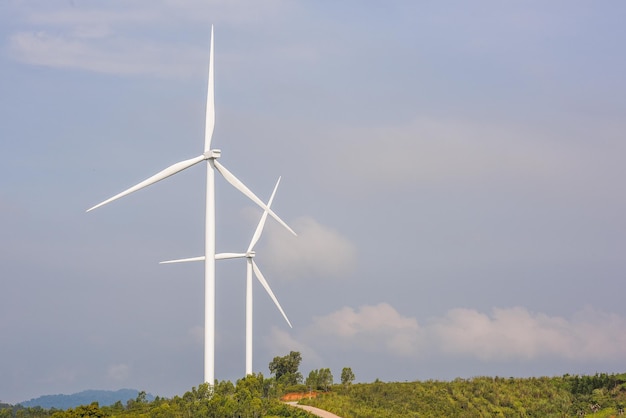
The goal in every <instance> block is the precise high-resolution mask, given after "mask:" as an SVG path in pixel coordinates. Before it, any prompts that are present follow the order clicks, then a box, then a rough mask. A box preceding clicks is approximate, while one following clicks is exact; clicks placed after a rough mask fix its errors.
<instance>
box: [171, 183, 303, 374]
mask: <svg viewBox="0 0 626 418" xmlns="http://www.w3.org/2000/svg"><path fill="white" fill-rule="evenodd" d="M279 183H280V177H279V178H278V181H277V182H276V186H274V191H273V192H272V196H271V197H270V199H269V201H268V202H267V207H268V208H270V207H271V206H272V201H273V200H274V195H276V190H277V189H278V184H279ZM267 213H268V212H267V210H264V211H263V215H261V219H260V220H259V223H258V224H257V227H256V230H255V231H254V235H253V236H252V240H250V245H248V249H247V250H246V252H245V253H220V254H215V259H216V260H227V259H232V258H245V259H246V265H247V268H246V375H249V374H252V311H253V309H252V272H253V271H254V275H255V276H256V278H257V279H258V280H259V282H260V283H261V285H262V286H263V288H264V289H265V291H266V292H267V293H268V295H269V296H270V298H272V300H273V301H274V304H275V305H276V307H277V308H278V310H279V311H280V313H281V314H282V315H283V318H285V321H287V324H288V325H289V327H291V328H293V327H292V326H291V322H289V318H287V315H286V314H285V311H283V308H282V307H281V306H280V303H279V302H278V299H277V298H276V296H275V295H274V292H272V289H271V288H270V285H269V283H268V282H267V280H266V279H265V277H264V276H263V273H261V270H260V269H259V267H258V266H257V265H256V263H255V262H254V257H255V255H256V253H255V251H254V246H255V245H256V243H257V242H258V241H259V238H261V234H262V232H263V227H264V226H265V221H266V220H267ZM203 260H204V257H202V256H201V257H192V258H182V259H178V260H168V261H161V263H159V264H171V263H184V262H188V261H203Z"/></svg>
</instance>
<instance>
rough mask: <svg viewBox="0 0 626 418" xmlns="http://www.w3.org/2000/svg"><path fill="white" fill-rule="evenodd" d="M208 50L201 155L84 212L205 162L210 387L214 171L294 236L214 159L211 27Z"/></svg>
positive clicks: (210, 377)
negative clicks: (212, 146)
mask: <svg viewBox="0 0 626 418" xmlns="http://www.w3.org/2000/svg"><path fill="white" fill-rule="evenodd" d="M210 45H211V46H210V50H209V77H208V89H207V103H206V125H205V136H204V152H203V153H202V154H200V155H199V156H197V157H194V158H191V159H188V160H184V161H180V162H178V163H176V164H173V165H171V166H169V167H167V168H166V169H164V170H162V171H160V172H158V173H157V174H155V175H153V176H152V177H149V178H147V179H146V180H144V181H142V182H140V183H138V184H136V185H135V186H132V187H130V188H128V189H126V190H124V191H123V192H121V193H119V194H117V195H115V196H113V197H111V198H109V199H107V200H105V201H103V202H101V203H98V204H97V205H95V206H93V207H92V208H90V209H88V210H87V212H89V211H92V210H94V209H96V208H99V207H100V206H103V205H106V204H107V203H110V202H112V201H114V200H117V199H119V198H121V197H124V196H126V195H128V194H130V193H133V192H136V191H137V190H140V189H143V188H144V187H147V186H150V185H151V184H154V183H156V182H158V181H161V180H163V179H165V178H167V177H169V176H172V175H174V174H176V173H178V172H180V171H183V170H185V169H187V168H189V167H191V166H194V165H196V164H198V163H200V162H202V161H206V162H207V166H206V173H207V183H206V222H205V257H204V266H205V267H204V381H205V382H206V383H208V384H210V385H213V384H214V382H215V170H217V171H218V172H219V173H220V174H221V175H222V176H223V177H224V178H225V179H226V181H228V182H229V183H230V184H231V185H233V186H234V187H235V188H236V189H237V190H239V191H240V192H241V193H243V194H244V195H246V196H247V197H248V198H249V199H251V200H252V201H253V202H254V203H256V204H257V205H259V206H260V207H261V208H262V209H263V210H264V211H266V212H267V213H268V214H269V215H270V216H272V217H273V218H274V219H276V220H277V221H278V222H279V223H280V224H281V225H282V226H284V227H285V228H287V230H288V231H290V232H291V233H292V234H294V235H296V233H295V232H294V231H293V230H292V229H291V228H290V227H289V226H288V225H287V224H286V223H285V222H283V220H282V219H280V218H279V217H278V215H276V214H275V213H274V211H272V210H271V209H270V208H268V207H267V206H266V205H265V203H263V201H261V199H259V198H258V197H257V196H256V195H255V194H254V193H252V191H251V190H250V189H249V188H248V187H246V185H245V184H243V183H242V182H241V181H240V180H239V179H238V178H237V177H235V176H234V175H233V174H232V173H231V172H230V171H228V170H227V169H226V168H225V167H224V166H223V165H222V164H220V163H219V162H218V161H217V159H218V158H219V157H220V155H221V151H220V150H218V149H211V138H212V137H213V128H214V127H215V94H214V74H213V26H211V44H210Z"/></svg>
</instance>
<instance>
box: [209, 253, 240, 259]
mask: <svg viewBox="0 0 626 418" xmlns="http://www.w3.org/2000/svg"><path fill="white" fill-rule="evenodd" d="M246 256H247V254H246V253H220V254H215V259H216V260H228V259H231V258H245V257H246Z"/></svg>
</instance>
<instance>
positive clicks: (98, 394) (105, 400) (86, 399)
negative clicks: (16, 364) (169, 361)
mask: <svg viewBox="0 0 626 418" xmlns="http://www.w3.org/2000/svg"><path fill="white" fill-rule="evenodd" d="M138 394H139V391H138V390H136V389H120V390H116V391H112V390H84V391H82V392H78V393H74V394H72V395H44V396H40V397H38V398H35V399H31V400H30V401H25V402H20V405H22V406H24V407H29V408H30V407H35V406H40V407H42V408H44V409H50V408H55V409H63V410H65V409H68V408H76V407H77V406H80V405H89V404H91V403H92V402H98V404H99V405H100V406H109V405H113V404H114V403H116V402H117V401H120V402H122V404H124V405H126V401H128V400H129V399H136V398H137V395H138ZM153 399H154V396H152V395H146V400H148V401H152V400H153Z"/></svg>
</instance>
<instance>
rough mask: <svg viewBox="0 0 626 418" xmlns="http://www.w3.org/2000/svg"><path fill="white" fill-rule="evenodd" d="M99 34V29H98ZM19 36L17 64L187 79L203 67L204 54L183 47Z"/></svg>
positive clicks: (14, 45)
mask: <svg viewBox="0 0 626 418" xmlns="http://www.w3.org/2000/svg"><path fill="white" fill-rule="evenodd" d="M98 30H99V29H98ZM94 34H95V32H92V33H91V34H90V36H92V37H91V38H89V39H87V38H85V37H75V36H63V35H52V34H50V33H47V32H37V33H34V32H20V33H16V34H14V35H12V36H11V38H10V49H11V51H12V53H13V55H14V57H15V58H16V59H18V60H19V61H22V62H25V63H28V64H34V65H41V66H48V67H54V68H71V69H80V70H87V71H93V72H98V73H106V74H123V75H140V74H148V75H153V76H158V77H189V76H192V75H194V74H195V73H198V74H199V73H201V72H202V71H203V69H204V67H205V66H206V65H205V64H206V63H205V62H204V61H205V57H206V55H207V52H206V51H203V50H200V49H199V48H198V49H195V48H193V47H189V46H184V45H167V44H158V43H152V42H148V41H131V40H126V39H120V38H109V37H107V38H106V39H95V38H96V36H94Z"/></svg>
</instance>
